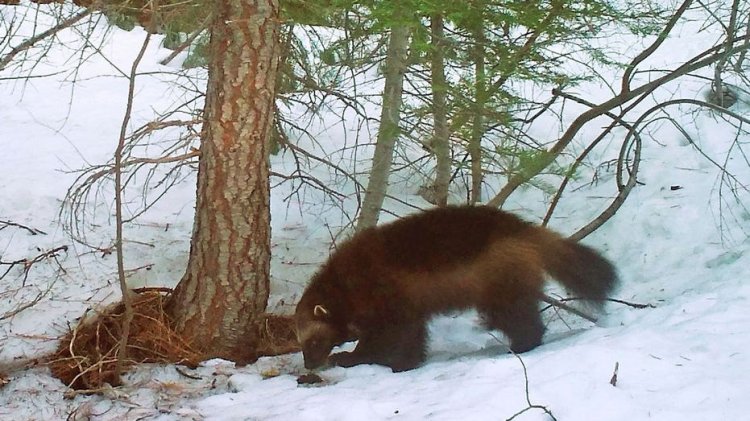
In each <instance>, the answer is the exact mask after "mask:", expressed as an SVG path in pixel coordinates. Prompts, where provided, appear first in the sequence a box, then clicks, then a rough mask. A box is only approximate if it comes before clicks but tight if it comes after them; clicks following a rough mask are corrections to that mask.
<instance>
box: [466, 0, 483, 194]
mask: <svg viewBox="0 0 750 421" xmlns="http://www.w3.org/2000/svg"><path fill="white" fill-rule="evenodd" d="M481 7H484V6H483V5H482V6H481ZM474 39H475V40H476V45H475V46H474V48H473V52H472V56H473V57H472V58H473V60H474V75H475V81H474V84H475V85H474V113H473V114H474V118H473V120H474V121H473V123H472V127H471V138H470V139H469V146H468V150H469V156H470V157H471V199H470V200H471V203H479V202H481V201H482V178H483V170H482V138H483V137H484V108H485V104H486V102H487V75H486V72H485V68H484V61H485V46H484V43H485V38H484V24H483V22H482V21H481V20H480V21H478V22H477V27H476V28H475V33H474Z"/></svg>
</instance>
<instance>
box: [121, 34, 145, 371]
mask: <svg viewBox="0 0 750 421" xmlns="http://www.w3.org/2000/svg"><path fill="white" fill-rule="evenodd" d="M149 41H151V31H146V38H145V39H144V40H143V44H142V45H141V49H140V51H139V52H138V55H137V56H136V58H135V60H134V61H133V66H132V67H131V70H130V78H129V85H128V102H127V106H126V108H125V116H124V117H123V121H122V126H121V127H120V138H119V141H118V143H117V149H116V150H115V163H114V170H115V220H116V222H115V224H116V226H115V228H116V240H115V245H116V253H117V275H118V276H117V277H118V279H119V281H120V290H121V292H122V301H123V303H124V304H125V315H124V318H123V321H122V336H121V337H120V346H119V349H118V352H117V362H116V363H115V372H114V377H115V378H116V379H119V377H120V373H121V372H122V367H123V366H124V364H125V359H126V358H127V346H128V336H129V335H130V324H131V322H132V321H133V300H132V297H131V295H130V294H131V293H130V291H129V290H128V284H127V279H126V277H125V258H124V256H123V250H122V243H123V234H122V228H123V216H122V151H123V149H124V148H125V136H126V134H127V129H128V122H129V121H130V115H131V112H132V110H133V97H134V96H135V77H136V74H137V71H138V65H139V64H140V62H141V59H143V55H144V54H145V53H146V48H147V47H148V44H149Z"/></svg>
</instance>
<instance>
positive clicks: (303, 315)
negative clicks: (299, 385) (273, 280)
mask: <svg viewBox="0 0 750 421" xmlns="http://www.w3.org/2000/svg"><path fill="white" fill-rule="evenodd" d="M331 317H332V315H331V313H330V311H329V310H328V309H327V308H326V307H325V306H323V305H322V304H315V305H312V306H310V305H305V304H304V303H300V305H298V306H297V313H296V314H295V319H296V321H297V341H298V342H299V344H300V346H301V347H302V355H303V356H304V358H305V368H307V369H314V368H318V367H320V366H322V365H325V364H326V362H327V361H328V354H330V353H331V350H332V349H333V347H334V346H336V345H339V344H341V343H342V342H344V340H345V338H344V337H343V335H342V334H341V333H340V332H339V329H337V328H336V327H335V326H334V324H333V323H332V318H331Z"/></svg>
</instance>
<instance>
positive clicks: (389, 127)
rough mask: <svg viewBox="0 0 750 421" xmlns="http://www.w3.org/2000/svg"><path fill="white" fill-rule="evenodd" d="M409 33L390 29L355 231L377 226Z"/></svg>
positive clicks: (400, 27)
mask: <svg viewBox="0 0 750 421" xmlns="http://www.w3.org/2000/svg"><path fill="white" fill-rule="evenodd" d="M410 32H411V31H410V29H409V27H408V26H407V25H397V26H395V27H393V28H392V29H391V36H390V39H389V41H388V52H387V55H386V58H385V87H384V88H383V107H382V109H381V111H380V127H379V128H378V139H377V143H376V144H375V154H374V155H373V161H372V170H371V171H370V179H369V181H368V183H367V191H366V193H365V198H364V200H363V201H362V212H361V213H360V215H359V221H358V222H357V231H361V230H363V229H365V228H368V227H371V226H374V225H376V224H377V223H378V217H379V216H380V208H382V207H383V200H384V199H385V194H386V192H387V190H388V175H389V174H390V171H391V163H392V162H393V150H394V147H395V145H396V139H397V138H398V135H399V123H400V121H401V103H402V99H403V94H402V88H403V86H404V73H406V63H407V59H408V54H407V50H408V48H407V47H408V45H409V34H410Z"/></svg>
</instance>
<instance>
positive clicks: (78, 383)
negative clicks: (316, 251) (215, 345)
mask: <svg viewBox="0 0 750 421" xmlns="http://www.w3.org/2000/svg"><path fill="white" fill-rule="evenodd" d="M164 292H165V290H164V289H150V290H142V291H141V292H140V293H137V294H134V295H133V313H134V315H133V320H132V322H131V325H130V335H129V339H128V345H127V346H128V352H127V361H125V364H124V365H123V369H127V368H128V367H130V366H132V365H134V364H140V363H164V364H174V363H177V364H185V365H188V366H196V365H197V364H198V363H199V362H200V361H203V360H205V359H206V358H208V357H209V355H207V354H205V353H201V352H199V351H198V350H196V349H194V348H193V347H192V346H191V344H190V342H189V341H188V340H187V339H186V338H184V337H182V336H180V335H179V334H177V333H176V332H175V331H174V330H173V329H172V323H171V321H170V317H169V315H168V314H167V313H166V312H165V304H166V300H167V299H168V297H169V296H168V295H166V294H164ZM124 313H125V305H124V304H123V303H122V302H119V303H115V304H112V305H110V306H108V307H106V308H104V309H103V310H96V311H93V312H92V311H89V312H86V313H84V315H83V317H81V320H80V321H79V323H78V325H77V326H76V327H75V328H74V329H72V330H71V331H70V332H68V333H67V334H66V335H65V336H64V337H63V338H62V339H61V341H60V346H59V347H58V349H57V351H56V352H55V354H54V355H53V356H52V357H51V358H50V359H49V362H48V364H49V366H50V368H51V370H52V374H53V375H54V376H55V377H57V378H59V379H60V380H61V381H63V382H64V383H65V384H67V385H68V386H69V387H71V388H73V389H76V390H90V391H96V390H99V389H101V388H102V386H103V385H104V383H109V384H110V385H113V386H116V385H118V384H119V383H120V379H119V376H118V375H117V373H116V372H115V366H116V364H117V354H118V350H119V347H120V338H121V336H122V323H123V320H124ZM258 329H259V336H258V337H259V344H258V347H257V349H256V352H255V353H253V355H256V356H258V357H260V356H271V355H279V354H285V353H290V352H296V351H299V349H300V348H299V345H298V344H297V338H296V334H295V329H294V320H293V318H291V317H289V316H281V315H273V314H266V315H264V321H263V322H262V323H261V324H260V325H259V327H258Z"/></svg>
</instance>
